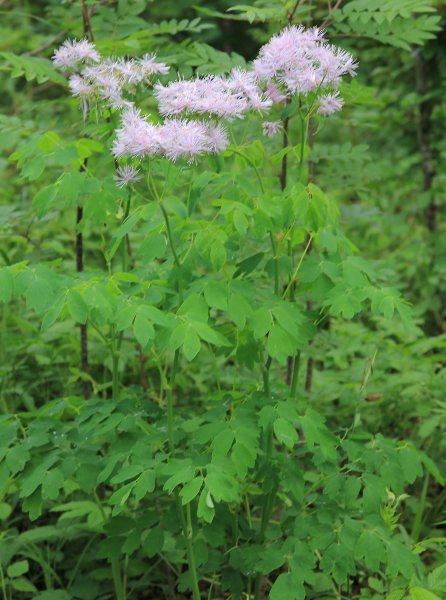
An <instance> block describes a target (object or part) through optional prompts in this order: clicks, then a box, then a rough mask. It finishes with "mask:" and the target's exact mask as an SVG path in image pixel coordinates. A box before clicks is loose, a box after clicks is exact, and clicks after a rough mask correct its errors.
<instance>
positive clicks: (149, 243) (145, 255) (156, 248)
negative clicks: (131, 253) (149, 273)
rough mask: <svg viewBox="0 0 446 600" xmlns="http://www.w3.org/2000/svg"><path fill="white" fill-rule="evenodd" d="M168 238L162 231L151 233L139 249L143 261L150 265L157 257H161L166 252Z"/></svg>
mask: <svg viewBox="0 0 446 600" xmlns="http://www.w3.org/2000/svg"><path fill="white" fill-rule="evenodd" d="M166 248H167V244H166V239H165V237H164V236H163V235H162V234H161V233H155V234H151V235H150V236H149V237H148V238H147V239H146V240H144V242H143V243H142V244H141V245H140V247H139V249H138V254H140V255H141V257H142V260H143V263H144V264H146V265H149V264H150V263H151V262H152V261H154V260H155V258H160V257H161V256H164V254H165V253H166Z"/></svg>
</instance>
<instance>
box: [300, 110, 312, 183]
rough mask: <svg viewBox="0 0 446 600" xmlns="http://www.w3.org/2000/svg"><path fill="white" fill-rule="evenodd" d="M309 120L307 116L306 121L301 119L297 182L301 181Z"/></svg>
mask: <svg viewBox="0 0 446 600" xmlns="http://www.w3.org/2000/svg"><path fill="white" fill-rule="evenodd" d="M309 122H310V118H309V116H307V118H306V119H304V118H302V117H301V143H300V156H299V181H301V179H302V169H303V164H304V156H305V147H306V145H307V138H308V126H309Z"/></svg>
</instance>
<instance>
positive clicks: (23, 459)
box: [6, 444, 31, 475]
mask: <svg viewBox="0 0 446 600" xmlns="http://www.w3.org/2000/svg"><path fill="white" fill-rule="evenodd" d="M30 458H31V455H30V453H29V451H28V450H27V448H26V447H25V446H24V445H23V444H20V445H18V446H14V447H13V448H11V449H10V450H9V452H8V453H7V455H6V464H7V465H8V467H9V470H10V471H11V475H15V474H16V473H19V472H20V471H23V469H24V467H25V465H26V463H27V462H28V461H29V459H30Z"/></svg>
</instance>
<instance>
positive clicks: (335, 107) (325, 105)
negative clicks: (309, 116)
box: [317, 92, 344, 115]
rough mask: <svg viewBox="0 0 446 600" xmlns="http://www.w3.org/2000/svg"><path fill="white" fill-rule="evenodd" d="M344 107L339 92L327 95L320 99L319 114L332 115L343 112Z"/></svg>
mask: <svg viewBox="0 0 446 600" xmlns="http://www.w3.org/2000/svg"><path fill="white" fill-rule="evenodd" d="M343 105H344V100H343V98H342V97H341V96H340V95H339V92H335V93H334V94H326V95H325V96H321V97H320V98H319V107H318V109H317V112H318V113H319V114H320V115H332V114H333V113H335V112H338V111H339V110H341V108H342V107H343Z"/></svg>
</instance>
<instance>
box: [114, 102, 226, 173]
mask: <svg viewBox="0 0 446 600" xmlns="http://www.w3.org/2000/svg"><path fill="white" fill-rule="evenodd" d="M116 133H117V136H116V139H115V141H114V144H113V154H114V156H115V157H121V156H125V155H130V156H139V157H144V156H154V155H164V156H166V157H167V158H169V159H170V160H173V161H175V160H178V159H180V158H184V159H185V160H187V161H188V162H194V161H195V160H196V159H197V157H198V156H200V155H201V154H205V153H215V152H221V151H222V150H224V149H225V148H226V147H227V145H228V143H229V141H228V136H227V133H226V130H225V129H224V127H222V125H219V124H214V123H209V122H208V123H205V122H202V121H189V120H187V119H177V118H170V119H166V120H165V122H164V123H163V124H162V125H155V124H153V123H150V122H148V121H147V120H146V119H145V118H144V117H142V116H141V114H140V112H139V110H136V109H134V108H132V109H128V110H126V111H125V112H124V114H123V118H122V127H120V128H119V129H118V130H117V132H116Z"/></svg>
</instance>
